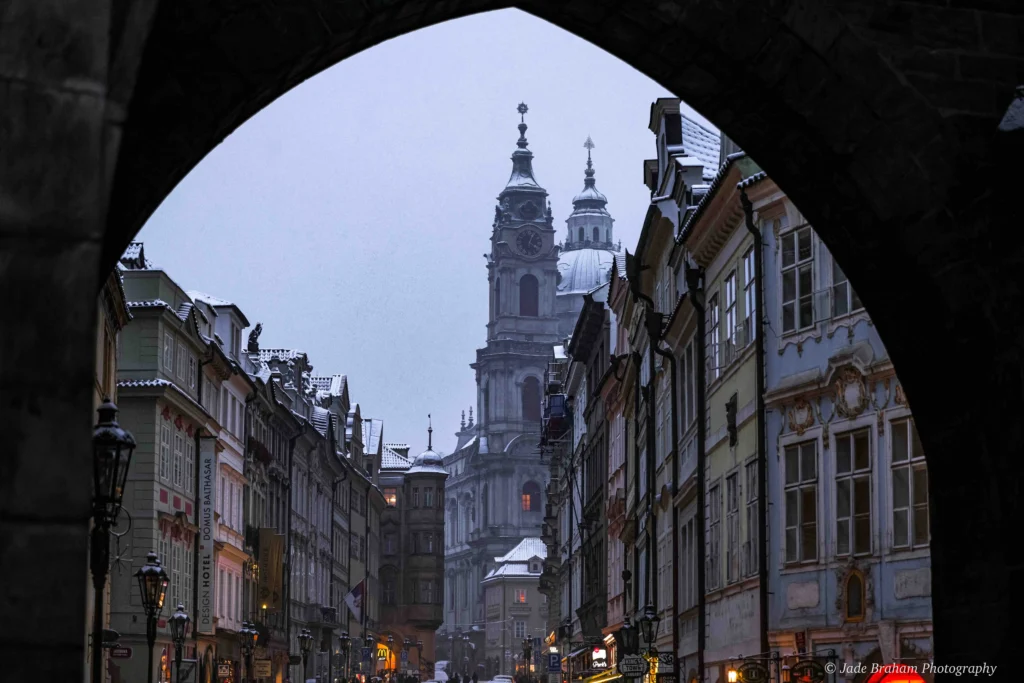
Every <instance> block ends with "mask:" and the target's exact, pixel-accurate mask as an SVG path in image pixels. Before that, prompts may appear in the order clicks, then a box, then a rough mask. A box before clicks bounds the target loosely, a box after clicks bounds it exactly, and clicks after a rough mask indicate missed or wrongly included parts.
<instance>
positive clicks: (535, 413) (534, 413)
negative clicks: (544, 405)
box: [522, 376, 541, 422]
mask: <svg viewBox="0 0 1024 683" xmlns="http://www.w3.org/2000/svg"><path fill="white" fill-rule="evenodd" d="M540 399H541V397H540V381H538V380H537V378H536V377H532V376H531V377H527V378H526V379H524V380H523V388H522V401H523V405H522V409H523V421H524V422H540Z"/></svg>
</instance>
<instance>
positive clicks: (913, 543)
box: [885, 411, 931, 552]
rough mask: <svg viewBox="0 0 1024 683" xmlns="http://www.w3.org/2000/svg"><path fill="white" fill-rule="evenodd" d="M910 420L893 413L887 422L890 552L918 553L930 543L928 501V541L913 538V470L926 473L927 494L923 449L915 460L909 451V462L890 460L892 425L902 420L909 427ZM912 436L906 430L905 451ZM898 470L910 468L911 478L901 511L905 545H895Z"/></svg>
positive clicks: (926, 470)
mask: <svg viewBox="0 0 1024 683" xmlns="http://www.w3.org/2000/svg"><path fill="white" fill-rule="evenodd" d="M913 419H914V418H913V415H911V414H910V412H909V411H907V412H906V413H904V414H902V415H897V414H895V413H894V414H892V415H890V419H888V420H887V421H886V438H885V442H886V449H887V452H888V456H889V457H888V460H889V463H888V465H889V467H888V470H889V471H888V474H889V514H888V517H889V523H890V524H891V525H892V526H891V527H890V530H889V538H890V542H889V546H890V549H891V550H892V551H893V552H910V551H913V550H921V549H925V548H928V547H929V545H930V544H931V513H930V510H929V505H930V504H931V500H930V498H928V499H926V500H925V502H924V511H925V515H926V519H927V520H928V539H927V540H925V541H919V540H918V539H916V538H915V534H914V508H915V503H914V477H913V472H914V470H923V471H924V474H925V484H926V485H925V488H924V490H925V493H926V495H927V493H928V487H927V477H928V464H927V462H926V460H925V455H924V451H923V446H922V452H921V455H920V456H918V457H914V455H913V452H912V451H911V450H908V454H909V455H910V459H909V460H904V461H900V462H898V463H897V462H896V461H895V460H894V459H893V456H894V455H895V449H894V448H893V444H894V441H893V439H894V438H895V433H894V429H893V425H894V423H901V422H904V421H906V422H908V423H910V424H912V423H913ZM915 429H916V426H915ZM912 434H913V431H911V430H909V429H908V431H907V439H908V440H910V443H908V449H911V448H912V447H913V441H912ZM918 442H920V437H918ZM897 469H909V470H910V471H911V476H910V478H909V480H908V482H909V487H910V490H909V492H908V495H909V499H908V502H909V505H908V507H906V508H901V509H904V510H907V525H908V526H907V543H906V544H905V545H897V544H896V513H897V512H898V511H897V509H896V497H895V484H896V480H895V476H894V475H895V472H894V471H895V470H897ZM919 505H920V504H918V506H919Z"/></svg>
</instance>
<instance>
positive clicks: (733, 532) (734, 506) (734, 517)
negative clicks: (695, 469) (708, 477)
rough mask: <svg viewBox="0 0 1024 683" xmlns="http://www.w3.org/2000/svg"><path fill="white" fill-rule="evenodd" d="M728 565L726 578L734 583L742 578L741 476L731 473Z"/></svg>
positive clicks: (727, 510)
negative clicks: (740, 558) (740, 559)
mask: <svg viewBox="0 0 1024 683" xmlns="http://www.w3.org/2000/svg"><path fill="white" fill-rule="evenodd" d="M725 529H726V543H727V545H726V548H727V551H726V565H725V573H726V577H725V580H726V581H727V582H728V583H732V582H733V581H736V580H738V579H739V578H740V571H739V569H740V561H739V557H740V492H739V476H738V475H736V474H731V475H729V476H728V477H727V478H726V480H725Z"/></svg>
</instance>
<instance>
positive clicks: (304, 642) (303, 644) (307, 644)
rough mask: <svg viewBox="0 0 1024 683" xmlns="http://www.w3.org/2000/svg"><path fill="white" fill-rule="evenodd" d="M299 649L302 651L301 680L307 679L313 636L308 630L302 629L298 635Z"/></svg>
mask: <svg viewBox="0 0 1024 683" xmlns="http://www.w3.org/2000/svg"><path fill="white" fill-rule="evenodd" d="M299 647H300V648H301V649H302V680H304V681H305V680H308V679H309V671H308V664H309V653H310V650H312V649H313V634H312V633H310V632H309V629H308V628H304V629H302V631H301V632H300V633H299Z"/></svg>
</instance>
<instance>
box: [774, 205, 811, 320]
mask: <svg viewBox="0 0 1024 683" xmlns="http://www.w3.org/2000/svg"><path fill="white" fill-rule="evenodd" d="M804 231H807V233H808V236H809V239H810V256H808V257H807V258H804V259H801V258H800V240H799V235H800V233H802V232H804ZM790 239H792V240H793V259H794V260H793V263H791V264H788V265H787V264H786V263H785V262H784V261H783V258H784V254H785V242H786V240H790ZM814 244H815V234H814V230H813V229H811V226H809V225H802V226H798V227H796V228H793V229H791V230H787V231H786V232H784V233H782V234H781V235H779V302H780V307H779V327H780V329H781V330H782V334H783V335H789V334H797V333H799V332H802V331H804V330H807V329H810V328H812V327H814V323H815V319H814V318H815V316H814V282H815V277H814V276H815V267H816V259H815V248H814ZM805 266H809V267H810V275H809V276H808V279H807V291H803V290H802V289H801V288H800V275H799V273H800V271H801V270H802V269H803V268H804V267H805ZM790 272H793V273H796V275H795V278H796V280H795V282H794V291H795V298H794V299H791V300H789V301H787V300H786V299H785V296H786V294H785V285H784V282H785V278H786V275H787V274H788V273H790ZM804 303H806V304H807V305H808V306H810V309H811V319H810V321H809V322H808V323H807V324H806V325H801V324H800V318H799V314H800V307H801V305H802V304H804ZM788 305H792V306H793V327H792V328H787V327H786V307H787V306H788Z"/></svg>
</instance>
